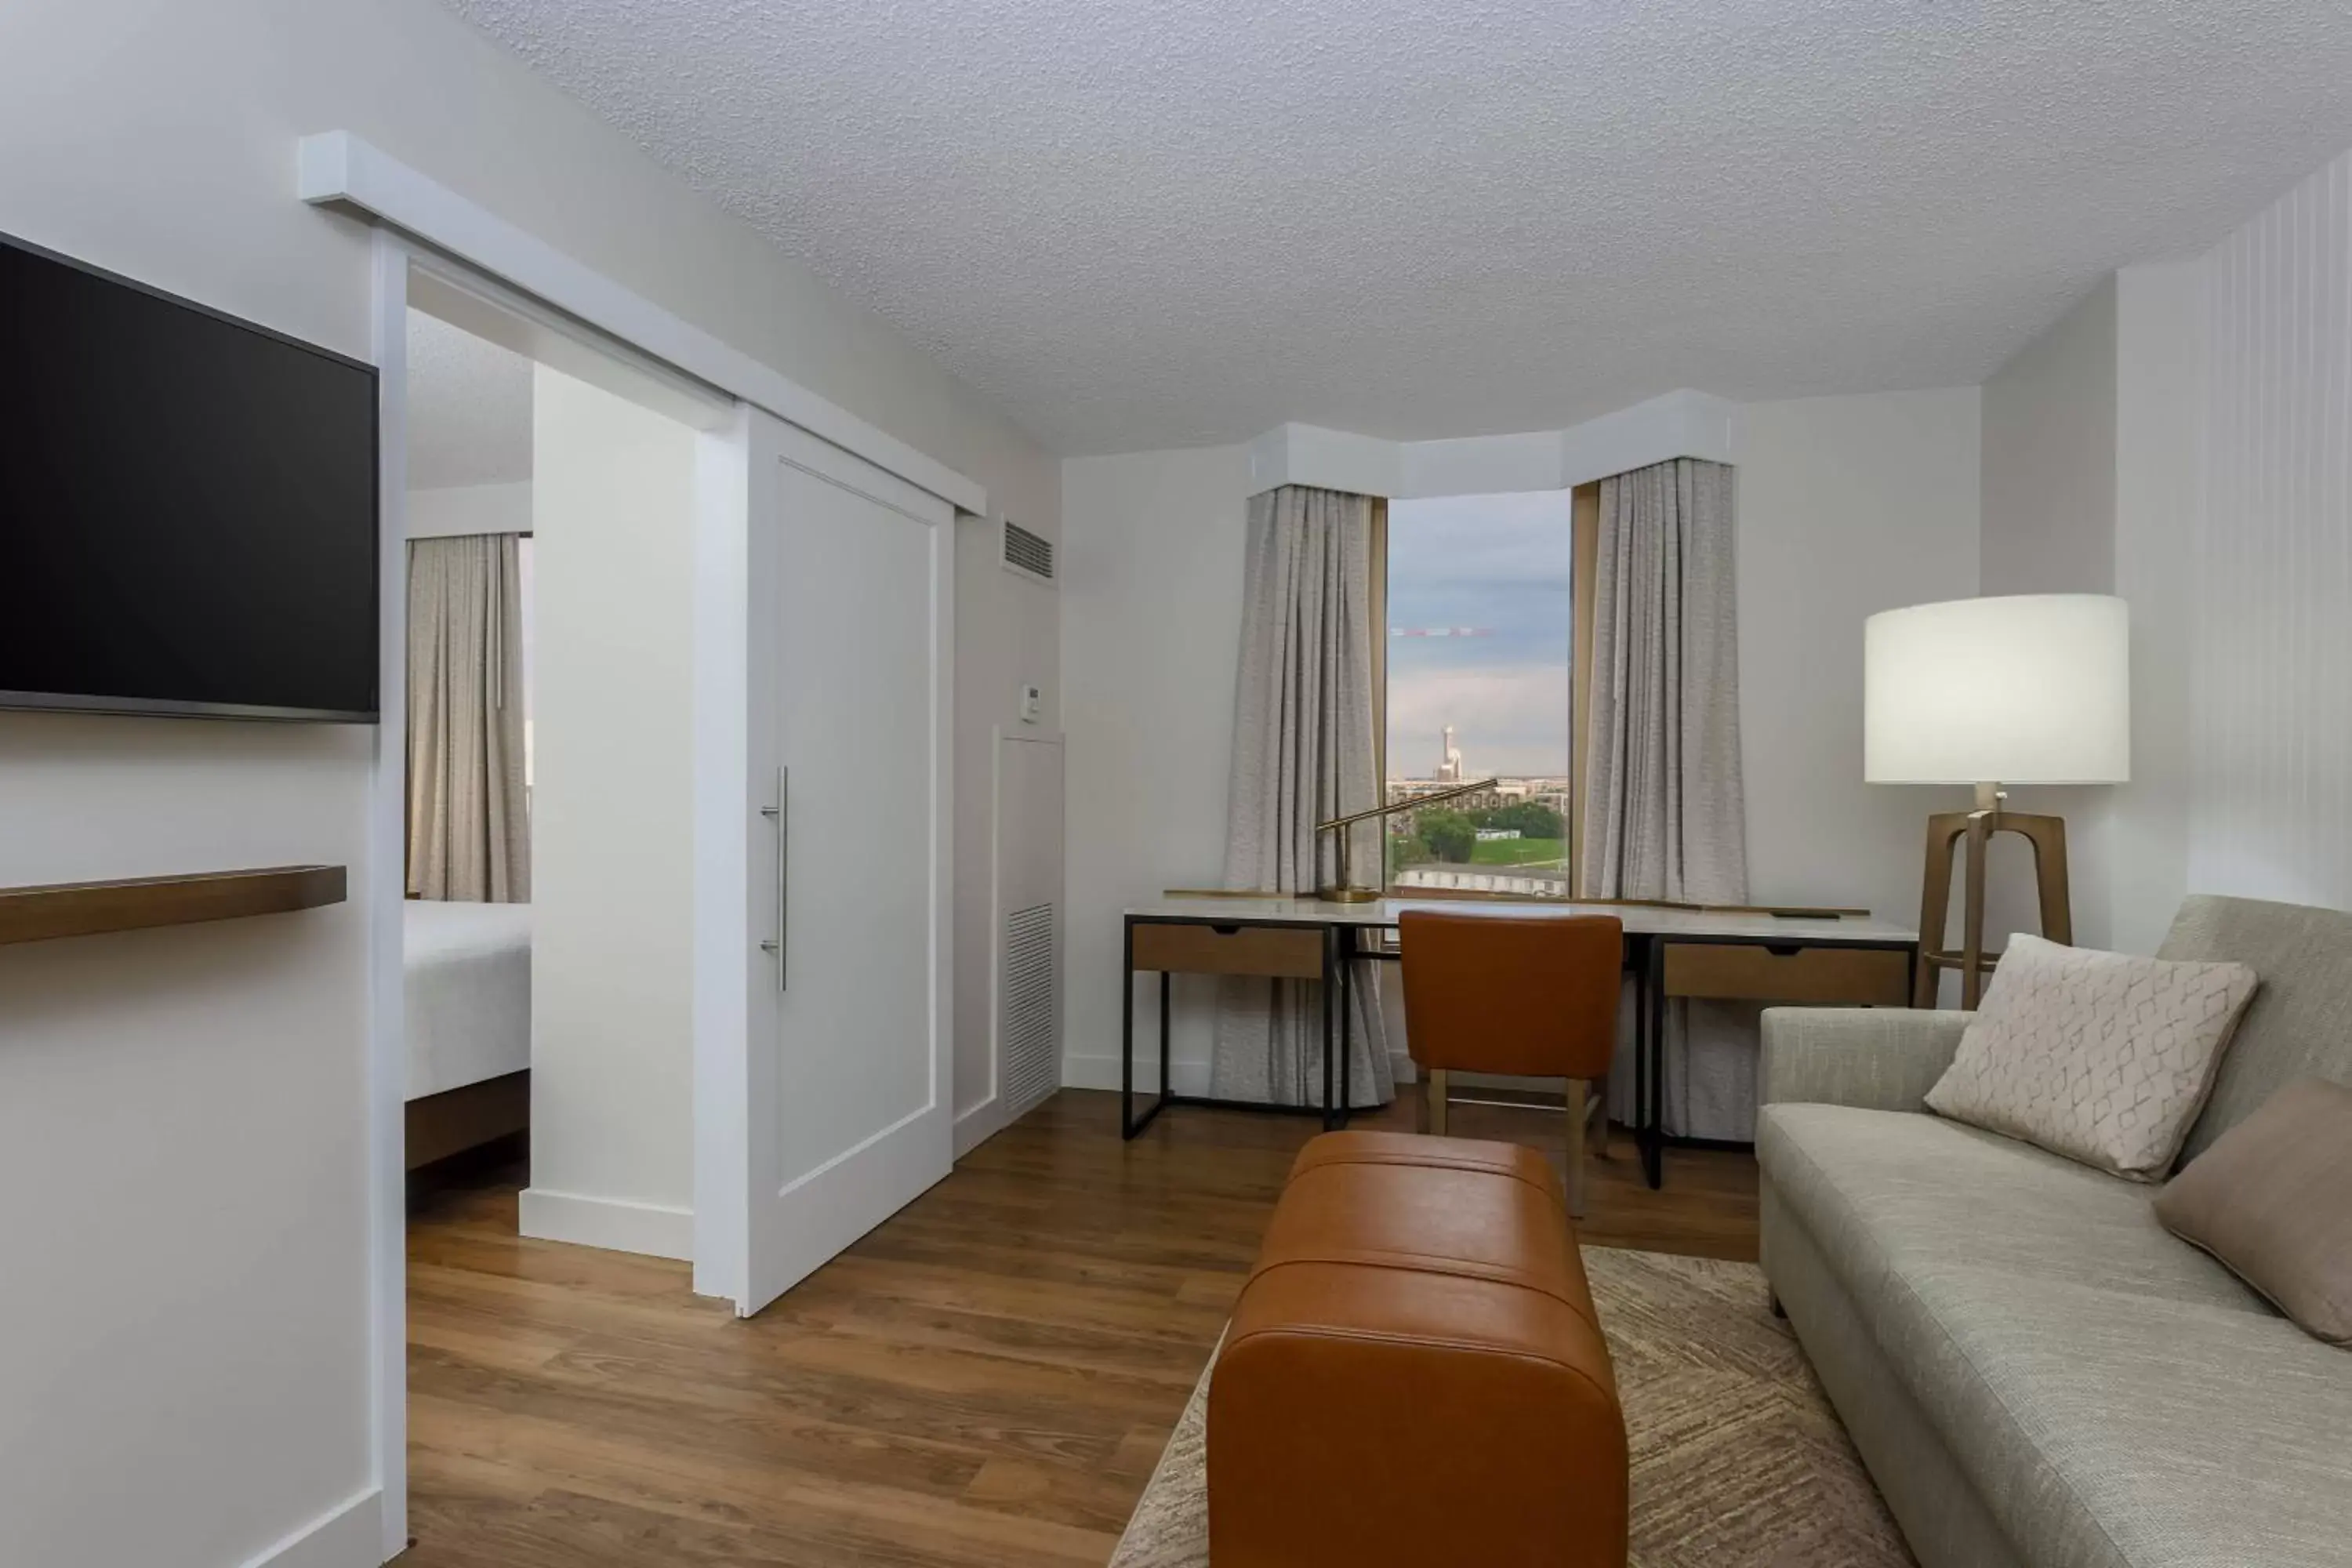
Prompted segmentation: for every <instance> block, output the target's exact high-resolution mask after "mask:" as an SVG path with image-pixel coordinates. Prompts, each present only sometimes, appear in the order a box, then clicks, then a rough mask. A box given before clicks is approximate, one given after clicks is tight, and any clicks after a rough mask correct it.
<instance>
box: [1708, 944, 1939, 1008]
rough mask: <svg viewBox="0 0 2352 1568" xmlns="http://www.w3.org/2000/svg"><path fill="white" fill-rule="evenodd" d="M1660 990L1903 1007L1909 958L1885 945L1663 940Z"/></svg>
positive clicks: (1908, 992)
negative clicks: (1771, 945) (1774, 946)
mask: <svg viewBox="0 0 2352 1568" xmlns="http://www.w3.org/2000/svg"><path fill="white" fill-rule="evenodd" d="M1665 965H1666V973H1665V980H1666V994H1667V995H1669V996H1713V997H1721V998H1725V999H1727V1000H1733V1001H1741V1002H1783V1003H1799V1004H1804V1003H1853V1004H1855V1005H1863V1006H1874V1007H1902V1006H1907V1005H1909V1004H1910V1000H1911V961H1910V958H1909V957H1908V955H1906V954H1905V953H1903V952H1897V951H1895V950H1893V949H1890V948H1871V947H1784V948H1781V949H1780V950H1779V951H1777V952H1776V951H1774V950H1773V949H1772V948H1769V947H1761V946H1755V947H1751V946H1748V945H1745V944H1735V943H1731V942H1668V943H1667V944H1666V952H1665Z"/></svg>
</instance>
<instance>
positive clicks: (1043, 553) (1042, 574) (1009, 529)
mask: <svg viewBox="0 0 2352 1568" xmlns="http://www.w3.org/2000/svg"><path fill="white" fill-rule="evenodd" d="M1004 569H1005V570H1006V571H1007V572H1017V573H1019V574H1021V575H1022V576H1024V577H1028V578H1033V579H1034V580H1035V581H1037V582H1040V583H1050V582H1052V581H1053V580H1054V542H1053V541H1052V540H1050V539H1047V538H1046V537H1045V535H1044V534H1042V533H1032V532H1030V531H1028V530H1027V529H1025V528H1024V527H1022V526H1021V525H1020V524H1019V523H1017V522H1015V521H1013V520H1012V519H1011V518H1009V517H1008V518H1006V519H1005V520H1004Z"/></svg>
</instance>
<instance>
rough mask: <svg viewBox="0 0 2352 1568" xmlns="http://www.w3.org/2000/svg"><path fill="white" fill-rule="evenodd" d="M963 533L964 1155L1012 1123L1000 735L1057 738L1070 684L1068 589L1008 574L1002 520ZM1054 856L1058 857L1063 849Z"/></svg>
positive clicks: (1051, 530)
mask: <svg viewBox="0 0 2352 1568" xmlns="http://www.w3.org/2000/svg"><path fill="white" fill-rule="evenodd" d="M1013 521H1016V522H1018V523H1020V524H1021V525H1022V526H1023V527H1024V528H1027V529H1029V530H1030V531H1032V532H1034V533H1040V534H1044V535H1045V536H1046V537H1047V538H1052V537H1054V536H1055V534H1057V533H1058V532H1059V531H1060V524H1059V521H1058V519H1055V520H1050V521H1046V522H1045V524H1044V526H1040V525H1039V523H1038V522H1037V521H1033V520H1031V519H1030V518H1028V517H1024V516H1023V515H1022V514H1020V513H1018V512H1015V513H1014V514H1013ZM956 529H957V534H956V735H955V770H956V819H955V856H956V868H955V875H956V909H955V920H956V933H955V959H956V964H955V967H956V973H955V997H956V1002H955V1115H956V1148H957V1149H958V1151H959V1152H961V1151H963V1150H967V1149H969V1148H971V1146H972V1144H974V1143H976V1142H980V1141H981V1140H982V1139H985V1138H986V1137H988V1136H989V1135H990V1134H991V1133H992V1132H994V1131H996V1130H997V1129H998V1128H999V1127H1001V1126H1002V1125H1003V1120H1002V1117H1001V1115H1000V1107H1001V1104H1002V1102H1001V1101H1000V1100H998V1099H997V1096H996V1089H997V1083H996V1075H995V1071H994V1062H993V1056H992V1052H993V1047H994V1043H995V1042H994V1032H995V1018H994V1015H993V1012H992V997H993V996H994V994H995V993H994V990H993V987H992V979H993V974H992V965H993V964H994V963H995V962H996V942H995V937H996V929H995V928H996V911H995V910H994V908H993V906H992V900H991V898H990V888H991V876H992V855H993V853H994V849H995V838H996V832H997V824H996V820H995V815H994V812H995V797H994V790H993V788H992V782H991V781H992V778H993V776H994V773H995V768H996V741H995V736H996V733H997V731H1000V730H1001V731H1003V732H1004V733H1005V734H1008V735H1011V734H1029V735H1052V734H1055V733H1057V732H1058V731H1060V729H1061V726H1062V689H1061V688H1062V682H1061V635H1060V634H1061V626H1060V595H1059V594H1058V593H1057V592H1056V591H1055V589H1053V588H1049V587H1047V586H1045V584H1041V583H1034V582H1032V581H1030V580H1029V579H1028V578H1025V577H1021V576H1016V575H1015V574H1013V573H1011V572H1007V571H1006V570H1004V567H1003V541H1002V539H1001V537H1000V531H999V527H998V524H997V522H996V521H994V520H993V519H989V518H980V517H974V516H971V514H969V513H965V514H963V515H961V516H959V517H958V518H957V519H956ZM1024 685H1034V686H1036V687H1038V688H1039V689H1041V691H1042V692H1043V693H1044V701H1043V704H1042V706H1041V708H1040V710H1039V713H1038V716H1037V721H1036V722H1034V723H1024V721H1022V717H1021V689H1022V687H1023V686H1024ZM1054 858H1055V861H1056V863H1057V864H1058V861H1059V858H1060V850H1059V847H1055V851H1054ZM1031 869H1032V870H1034V871H1040V872H1041V874H1043V870H1042V868H1031Z"/></svg>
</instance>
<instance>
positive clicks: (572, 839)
mask: <svg viewBox="0 0 2352 1568" xmlns="http://www.w3.org/2000/svg"><path fill="white" fill-rule="evenodd" d="M533 391H534V401H533V405H532V410H531V441H532V480H531V506H532V511H533V514H534V521H535V522H536V523H537V525H538V531H537V545H536V556H537V560H536V562H535V564H534V570H535V573H536V580H535V582H534V584H533V586H534V590H535V603H534V606H533V607H534V613H535V615H536V616H537V636H538V640H537V646H536V647H535V648H534V649H533V654H534V659H535V668H534V669H533V671H532V675H533V679H534V681H535V683H536V689H535V691H534V692H533V697H534V700H535V701H536V707H535V709H534V711H533V720H534V727H535V729H536V730H537V732H538V738H537V749H538V759H537V761H538V770H537V771H538V783H537V784H536V785H535V786H534V788H533V790H532V798H531V902H532V910H531V966H530V976H531V1013H530V1033H531V1043H530V1059H531V1085H530V1125H531V1138H530V1188H529V1189H528V1190H527V1191H525V1192H524V1194H523V1195H522V1228H523V1232H524V1234H525V1235H528V1236H543V1237H553V1238H554V1239H556V1240H559V1241H579V1242H584V1243H587V1244H589V1245H591V1246H600V1247H621V1248H624V1249H625V1250H629V1251H640V1252H654V1253H658V1254H660V1255H661V1256H664V1257H670V1258H690V1257H692V1256H693V1241H694V1234H693V1225H692V1215H693V1205H694V1100H693V1088H694V1040H693V1024H694V1017H693V964H694V954H693V948H692V944H691V934H692V929H693V902H694V882H693V793H694V772H693V754H692V753H693V743H692V721H693V713H694V680H693V642H694V632H693V612H694V605H693V599H694V584H693V556H692V549H691V536H692V530H693V513H694V499H695V488H694V486H695V437H694V433H693V432H692V431H690V430H688V428H687V427H686V426H683V425H678V424H676V423H674V422H672V421H670V420H668V419H665V418H663V417H662V416H660V415H658V414H651V413H648V412H646V410H644V409H642V408H639V407H638V406H636V405H634V404H631V403H627V402H624V401H623V400H622V399H620V398H618V397H615V396H614V395H612V394H611V393H608V392H604V391H602V390H600V389H599V388H596V387H593V386H590V385H588V384H586V383H585V382H580V381H574V380H573V379H572V378H571V377H570V376H567V375H565V374H562V372H560V371H554V370H550V369H548V368H547V367H546V366H544V365H541V366H540V367H538V374H537V378H536V381H535V383H534V387H533Z"/></svg>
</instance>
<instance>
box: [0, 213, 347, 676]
mask: <svg viewBox="0 0 2352 1568" xmlns="http://www.w3.org/2000/svg"><path fill="white" fill-rule="evenodd" d="M377 513H378V501H377V493H376V374H375V371H374V368H373V366H370V365H366V364H362V363H360V362H358V361H356V360H350V359H345V358H343V357H342V356H341V355H340V354H333V353H327V352H326V351H324V350H322V349H318V348H314V347H312V346H310V344H308V343H302V342H296V341H295V340H293V339H291V338H287V337H282V336H280V335H279V334H278V333H276V332H272V331H265V330H264V329H262V328H259V327H257V326H254V325H252V324H251V323H249V322H246V321H237V320H236V319H234V318H232V317H229V316H225V315H222V314H220V313H219V312H218V311H215V310H205V309H204V308H202V307H201V306H197V305H194V304H191V303H189V302H188V301H186V300H178V299H174V298H173V297H172V296H170V295H168V294H163V293H160V292H158V291H157V290H155V289H149V288H146V287H144V286H143V285H141V284H139V283H135V282H132V281H131V280H129V279H122V278H117V277H114V276H113V275H111V274H110V273H106V272H101V271H99V270H98V269H97V268H90V267H85V266H83V265H81V264H80V263H79V262H75V261H72V260H69V259H68V258H64V257H61V256H58V255H55V254H52V253H51V252H48V251H46V250H42V249H40V248H39V247H36V246H31V245H26V244H24V243H22V242H20V241H16V240H12V239H9V238H8V237H5V236H0V707H6V708H45V709H64V710H74V711H81V712H110V713H177V714H192V715H198V716H203V717H210V718H225V719H300V720H324V721H353V722H368V721H373V720H374V719H375V717H376V710H377V696H376V666H377V648H378V644H377V621H376V605H377V595H376V578H377V572H378V566H377V555H376V529H377Z"/></svg>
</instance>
